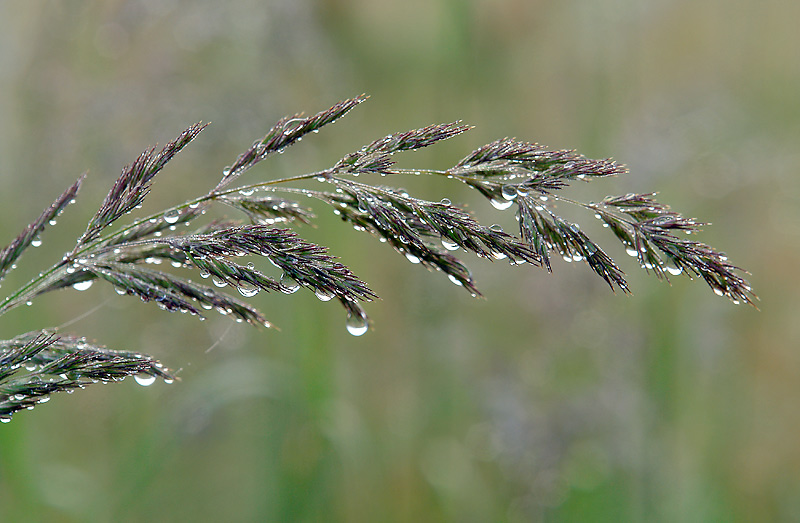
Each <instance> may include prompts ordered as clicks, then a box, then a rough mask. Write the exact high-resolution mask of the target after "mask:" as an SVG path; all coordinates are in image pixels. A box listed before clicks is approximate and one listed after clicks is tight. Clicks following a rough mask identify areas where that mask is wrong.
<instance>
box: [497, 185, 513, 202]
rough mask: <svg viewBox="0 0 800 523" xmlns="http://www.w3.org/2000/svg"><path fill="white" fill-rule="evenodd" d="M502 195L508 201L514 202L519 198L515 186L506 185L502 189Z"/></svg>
mask: <svg viewBox="0 0 800 523" xmlns="http://www.w3.org/2000/svg"><path fill="white" fill-rule="evenodd" d="M500 195H501V196H502V197H503V198H505V199H506V200H513V199H514V198H516V197H517V188H516V187H515V186H513V185H504V186H503V188H502V189H500Z"/></svg>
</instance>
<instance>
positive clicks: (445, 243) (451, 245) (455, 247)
mask: <svg viewBox="0 0 800 523" xmlns="http://www.w3.org/2000/svg"><path fill="white" fill-rule="evenodd" d="M442 247H444V248H445V249H447V250H448V251H457V250H458V244H457V243H455V242H451V241H450V240H447V239H445V238H442Z"/></svg>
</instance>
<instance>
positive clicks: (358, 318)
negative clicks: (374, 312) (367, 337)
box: [345, 312, 369, 336]
mask: <svg viewBox="0 0 800 523" xmlns="http://www.w3.org/2000/svg"><path fill="white" fill-rule="evenodd" d="M345 327H346V328H347V332H349V333H350V334H352V335H353V336H362V335H364V334H365V333H366V332H367V331H368V330H369V322H368V321H367V317H366V316H365V315H364V313H363V312H362V313H358V312H357V313H352V312H348V313H347V321H346V322H345Z"/></svg>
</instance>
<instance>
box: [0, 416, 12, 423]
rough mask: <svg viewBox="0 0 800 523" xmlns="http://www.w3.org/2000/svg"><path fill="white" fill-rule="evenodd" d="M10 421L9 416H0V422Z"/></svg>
mask: <svg viewBox="0 0 800 523" xmlns="http://www.w3.org/2000/svg"><path fill="white" fill-rule="evenodd" d="M10 421H11V416H0V423H8V422H10Z"/></svg>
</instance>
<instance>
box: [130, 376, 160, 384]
mask: <svg viewBox="0 0 800 523" xmlns="http://www.w3.org/2000/svg"><path fill="white" fill-rule="evenodd" d="M133 379H134V380H135V381H136V383H138V384H139V385H141V386H142V387H149V386H150V385H152V384H153V383H155V382H156V377H155V376H151V375H149V374H137V375H136V376H134V377H133Z"/></svg>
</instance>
